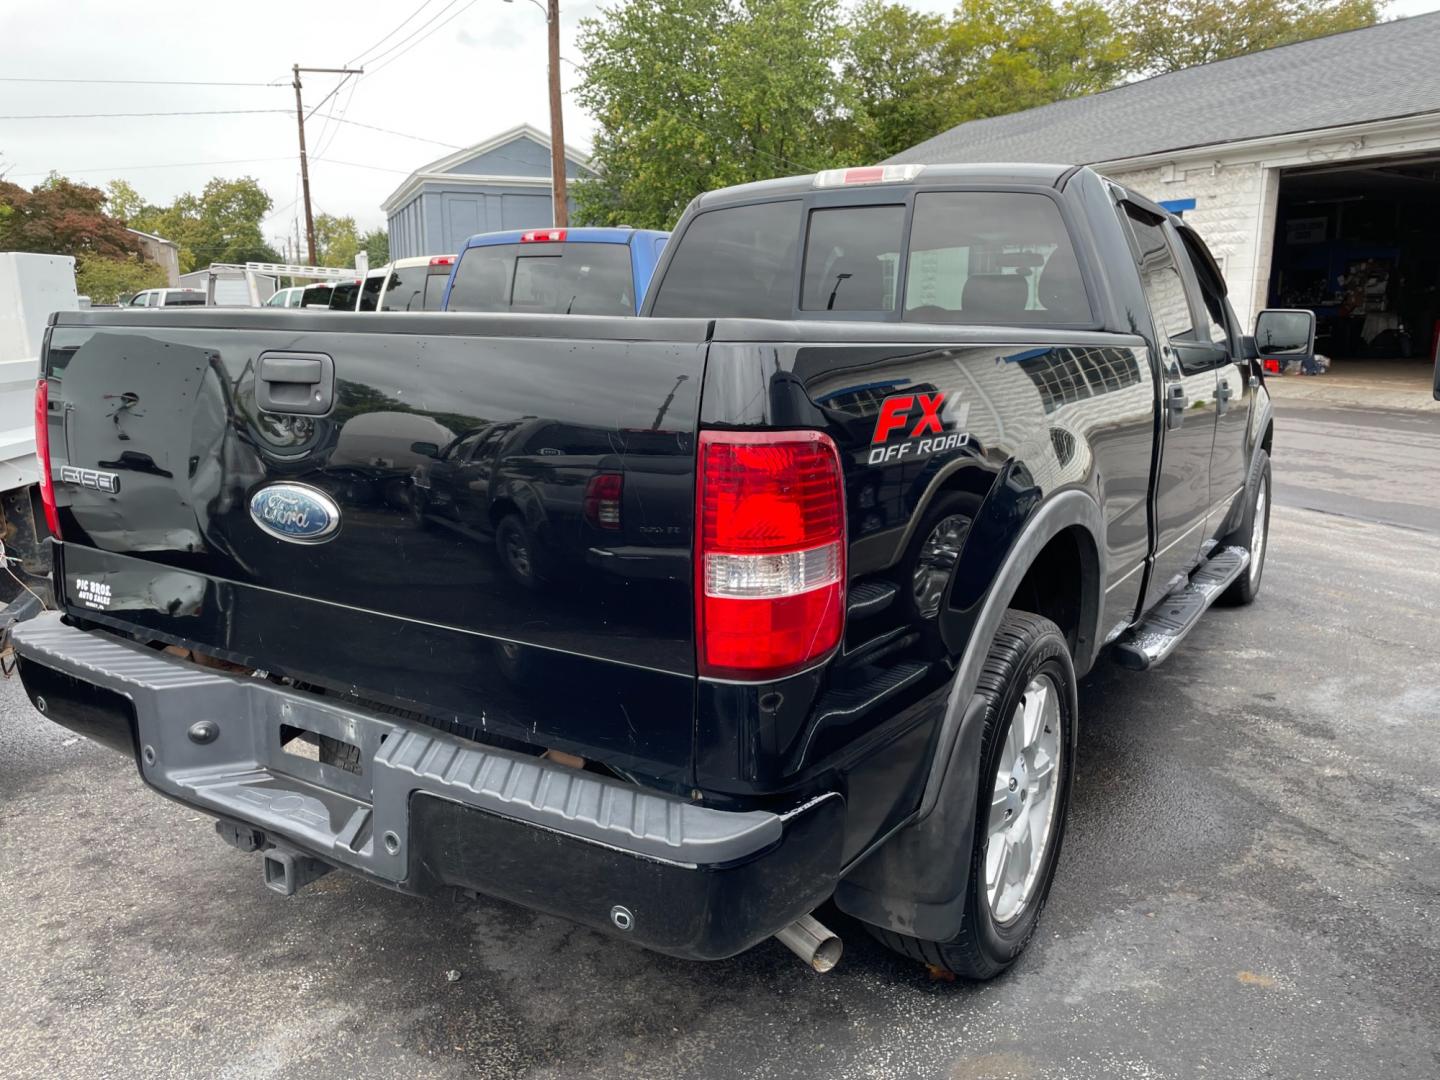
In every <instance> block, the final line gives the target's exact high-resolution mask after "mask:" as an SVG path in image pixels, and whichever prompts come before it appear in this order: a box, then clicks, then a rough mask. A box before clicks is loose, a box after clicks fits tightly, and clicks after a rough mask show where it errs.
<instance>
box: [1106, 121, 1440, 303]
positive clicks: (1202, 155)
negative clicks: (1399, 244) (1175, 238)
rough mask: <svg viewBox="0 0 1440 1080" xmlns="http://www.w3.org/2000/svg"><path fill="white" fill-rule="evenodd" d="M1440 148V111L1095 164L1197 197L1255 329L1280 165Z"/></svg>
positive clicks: (1132, 182) (1179, 195) (1195, 213)
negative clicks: (1399, 118) (1426, 114)
mask: <svg viewBox="0 0 1440 1080" xmlns="http://www.w3.org/2000/svg"><path fill="white" fill-rule="evenodd" d="M1437 150H1440V116H1435V115H1434V114H1431V115H1428V116H1422V117H1411V118H1406V119H1403V120H1395V121H1377V122H1375V123H1373V124H1361V125H1354V126H1352V127H1349V128H1345V129H1336V130H1330V131H1322V132H1315V133H1312V134H1301V135H1294V136H1282V137H1279V138H1276V139H1274V140H1272V141H1270V142H1267V143H1250V144H1244V145H1241V144H1234V145H1222V146H1209V147H1200V148H1199V149H1196V150H1189V151H1181V152H1177V153H1175V154H1172V155H1169V156H1166V157H1162V156H1156V157H1154V158H1150V159H1146V160H1144V161H1130V162H1125V161H1117V162H1109V163H1105V164H1100V165H1096V166H1095V168H1096V169H1097V171H1099V172H1101V173H1103V174H1104V175H1106V176H1109V177H1111V178H1113V179H1114V180H1116V181H1117V182H1119V183H1121V184H1124V185H1125V186H1126V187H1128V188H1132V189H1133V190H1135V191H1138V192H1140V193H1141V194H1143V195H1147V196H1149V197H1150V198H1152V199H1154V200H1155V201H1156V202H1167V201H1169V200H1171V199H1194V200H1195V209H1193V210H1187V211H1186V212H1185V220H1186V221H1187V222H1189V223H1190V224H1191V225H1193V226H1194V227H1195V230H1196V231H1197V232H1198V233H1199V234H1200V235H1201V236H1202V237H1204V239H1205V243H1206V245H1207V246H1209V248H1210V250H1211V251H1212V252H1214V254H1215V258H1216V259H1217V260H1218V261H1219V263H1220V266H1221V269H1223V270H1224V271H1225V280H1226V281H1227V282H1228V283H1229V285H1230V302H1231V304H1233V305H1234V307H1235V313H1236V315H1237V316H1238V317H1239V319H1240V322H1241V325H1242V326H1245V327H1249V326H1250V325H1251V323H1252V322H1253V320H1254V313H1255V312H1257V311H1259V310H1260V309H1261V308H1262V307H1264V305H1265V300H1266V293H1267V290H1268V288H1269V282H1270V257H1271V248H1272V245H1273V242H1274V237H1275V211H1276V205H1277V197H1278V195H1279V190H1280V175H1281V171H1282V170H1284V169H1288V168H1297V167H1310V168H1314V167H1317V166H1331V165H1339V166H1343V165H1347V164H1350V163H1352V162H1353V163H1354V164H1355V165H1357V166H1359V165H1361V164H1362V163H1363V162H1364V161H1365V160H1366V159H1375V158H1384V157H1397V156H1403V155H1409V154H1421V153H1426V154H1430V155H1433V154H1434V153H1435V152H1436V151H1437Z"/></svg>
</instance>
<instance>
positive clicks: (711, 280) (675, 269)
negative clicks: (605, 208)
mask: <svg viewBox="0 0 1440 1080" xmlns="http://www.w3.org/2000/svg"><path fill="white" fill-rule="evenodd" d="M799 209H800V202H799V200H796V199H786V200H783V201H779V202H768V203H755V204H753V205H750V206H731V207H725V208H723V209H720V210H710V211H707V212H705V213H703V214H699V215H697V216H696V217H695V219H694V220H693V221H691V222H690V225H689V226H688V227H687V228H686V230H685V235H684V236H682V237H681V238H680V239H679V241H678V244H679V246H678V247H676V249H675V251H674V253H673V255H672V256H671V261H670V266H669V268H668V269H667V270H666V271H665V276H664V277H663V278H662V279H661V281H660V285H659V292H658V293H657V294H656V296H655V303H654V306H653V308H652V310H651V314H653V315H657V316H676V317H695V318H752V319H788V318H790V316H791V314H792V313H793V311H794V304H795V255H796V250H795V249H796V245H797V244H798V243H799V239H800V224H801V222H800V214H799Z"/></svg>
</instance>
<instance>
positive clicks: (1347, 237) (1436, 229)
mask: <svg viewBox="0 0 1440 1080" xmlns="http://www.w3.org/2000/svg"><path fill="white" fill-rule="evenodd" d="M1269 306H1271V307H1298V308H1310V309H1311V310H1313V311H1314V312H1315V315H1316V322H1317V328H1318V339H1317V349H1318V350H1319V351H1320V352H1322V353H1324V354H1325V355H1327V356H1329V357H1331V358H1332V359H1333V360H1334V362H1335V363H1336V365H1337V366H1342V367H1344V369H1345V370H1347V371H1349V372H1351V373H1356V374H1358V373H1361V372H1373V373H1374V374H1375V375H1376V376H1377V377H1380V376H1386V377H1393V376H1395V375H1398V374H1400V371H1401V369H1402V368H1403V369H1405V370H1406V371H1407V372H1410V371H1413V374H1414V375H1415V376H1416V377H1417V378H1419V377H1420V376H1421V374H1422V373H1421V371H1420V368H1419V365H1420V364H1421V363H1424V364H1425V365H1429V364H1430V363H1432V362H1433V360H1434V357H1435V350H1436V345H1437V339H1440V155H1435V154H1431V155H1428V156H1426V157H1421V158H1396V159H1376V160H1374V161H1367V162H1363V163H1359V162H1349V163H1347V164H1345V165H1343V166H1342V165H1334V166H1331V165H1326V166H1316V167H1308V166H1307V167H1304V168H1300V169H1294V170H1287V171H1286V172H1284V173H1282V174H1281V177H1280V191H1279V203H1278V206H1277V213H1276V229H1275V238H1274V249H1273V258H1272V261H1271V273H1270V294H1269ZM1426 370H1427V371H1428V366H1427V368H1426Z"/></svg>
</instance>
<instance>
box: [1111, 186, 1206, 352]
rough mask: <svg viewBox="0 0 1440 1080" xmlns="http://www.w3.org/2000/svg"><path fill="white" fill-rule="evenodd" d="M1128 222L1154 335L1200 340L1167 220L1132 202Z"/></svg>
mask: <svg viewBox="0 0 1440 1080" xmlns="http://www.w3.org/2000/svg"><path fill="white" fill-rule="evenodd" d="M1125 220H1126V221H1128V222H1129V223H1130V233H1131V235H1132V236H1133V237H1134V238H1135V249H1136V252H1137V260H1136V261H1137V262H1138V263H1139V266H1140V281H1141V284H1142V285H1144V287H1145V298H1146V299H1147V300H1148V301H1149V302H1150V315H1151V317H1152V318H1154V320H1155V322H1156V324H1157V325H1156V327H1155V332H1156V333H1157V334H1159V335H1160V336H1162V337H1166V338H1169V339H1170V340H1171V341H1199V340H1201V338H1200V334H1199V333H1198V332H1197V331H1196V329H1195V317H1194V315H1193V314H1192V312H1191V310H1190V301H1189V299H1188V298H1187V297H1186V295H1185V281H1184V279H1183V278H1181V276H1180V268H1179V267H1178V266H1176V265H1175V254H1174V252H1172V251H1171V250H1170V244H1169V241H1168V240H1167V238H1166V236H1165V220H1164V219H1163V218H1159V217H1156V216H1155V215H1153V214H1151V213H1150V212H1149V211H1147V210H1143V209H1141V208H1140V207H1138V206H1132V205H1130V204H1129V203H1126V204H1125Z"/></svg>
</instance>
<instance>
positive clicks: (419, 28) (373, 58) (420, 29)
mask: <svg viewBox="0 0 1440 1080" xmlns="http://www.w3.org/2000/svg"><path fill="white" fill-rule="evenodd" d="M459 2H460V0H450V2H449V3H448V4H446V5H445V6H444V7H442V8H441V9H440V10H439V11H436V12H435V13H434V14H432V15H431V16H430V18H428V19H427V20H426V21H425V22H423V23H421V24H420V25H419V26H417V27H416V28H415V29H414V30H412V31H410V33H408V34H406V35H405V36H404V37H403V38H401V39H400V40H399V41H397V42H395V44H394V45H391V46H390V47H389V48H388V49H385V50H384V51H383V52H378V53H376V54H374V55H373V56H371V57H370V58H369V59H367V60H366V61H365V62H366V63H367V64H376V63H378V62H379V61H381V60H383V59H385V57H387V56H389V55H390V54H391V53H393V52H394V51H395V50H396V49H399V48H402V47H403V46H404V45H405V43H406V42H408V41H410V40H412V39H413V38H414V37H415V36H416V35H417V34H422V33H424V32H425V31H426V30H427V29H428V28H429V27H430V26H432V25H433V24H434V23H435V20H436V19H438V18H440V17H441V16H442V15H444V14H445V12H447V11H449V10H450V9H451V8H453V7H454V6H455V5H456V4H458V3H459Z"/></svg>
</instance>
